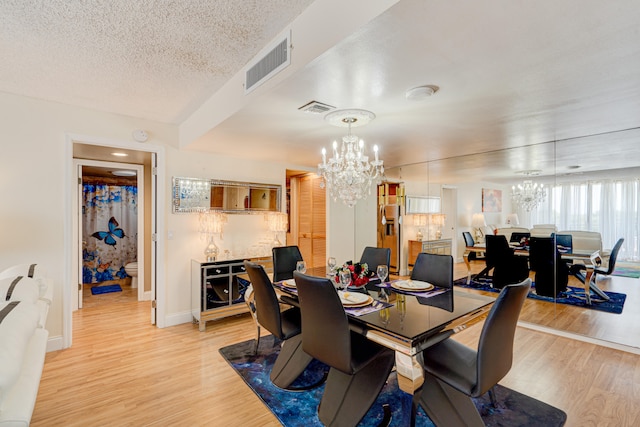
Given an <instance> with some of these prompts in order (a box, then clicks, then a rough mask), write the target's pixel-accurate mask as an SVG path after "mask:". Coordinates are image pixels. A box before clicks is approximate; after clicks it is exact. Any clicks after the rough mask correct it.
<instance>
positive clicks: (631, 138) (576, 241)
mask: <svg viewBox="0 0 640 427" xmlns="http://www.w3.org/2000/svg"><path fill="white" fill-rule="evenodd" d="M638 142H640V130H638V129H632V130H625V131H616V132H610V133H606V134H601V135H591V136H585V137H581V138H571V139H565V140H558V141H552V142H548V143H543V144H537V145H531V146H527V147H519V148H513V149H507V150H497V151H493V152H489V153H482V154H475V155H468V156H460V157H455V158H449V159H444V160H437V161H432V162H427V163H420V164H412V165H403V166H401V167H394V168H389V169H387V171H386V175H387V178H388V179H389V180H390V181H394V182H403V183H404V185H405V192H406V194H407V196H419V197H424V198H429V197H433V198H437V197H439V198H442V197H443V195H445V193H451V194H454V195H455V198H456V202H455V204H454V205H453V207H452V206H449V207H446V206H443V207H442V209H448V210H449V214H450V215H452V216H454V218H455V220H454V221H448V222H447V224H449V226H450V227H451V230H445V232H447V231H449V232H450V233H451V235H452V240H453V255H454V258H455V259H456V261H457V262H462V260H463V254H464V253H465V241H464V240H463V235H462V233H463V232H470V233H471V234H472V235H473V236H474V237H476V238H477V239H478V240H482V237H483V235H484V234H486V233H492V232H493V230H495V229H498V230H500V231H498V232H499V233H504V234H511V233H510V232H509V231H510V230H516V229H518V230H519V229H523V230H524V231H529V232H531V235H532V236H535V235H536V233H538V235H540V236H543V235H545V233H546V235H549V233H550V232H553V231H555V233H556V234H562V232H565V233H569V232H576V233H574V234H573V236H574V237H573V245H574V249H576V250H583V251H591V250H592V249H593V248H594V247H595V246H598V245H599V246H600V247H601V248H602V249H601V251H602V255H603V258H604V263H603V267H605V268H606V266H607V265H606V261H607V257H608V256H609V255H610V253H611V250H612V248H614V246H615V245H616V243H617V241H618V240H619V239H620V238H624V239H625V240H624V244H623V245H622V247H621V250H620V252H619V253H618V259H617V260H616V264H617V265H618V266H619V267H620V268H618V271H617V272H616V275H608V276H605V275H598V276H597V281H596V284H597V285H598V287H599V288H601V289H602V290H603V291H604V292H606V293H607V295H609V294H611V295H614V294H619V295H617V296H616V298H612V299H615V300H616V301H617V302H619V299H620V298H622V299H624V303H623V305H622V306H621V305H620V304H617V305H616V304H613V306H614V307H613V308H609V307H608V306H609V305H610V304H609V302H608V301H604V302H603V301H601V298H599V297H598V295H597V294H593V293H591V295H592V297H591V300H592V301H591V304H590V306H589V307H586V308H585V307H584V305H585V304H584V301H583V304H581V303H580V301H573V302H574V304H566V303H565V302H569V301H570V300H569V299H567V298H565V294H559V295H558V297H557V298H556V299H554V298H550V299H549V300H547V301H538V300H534V301H535V304H527V306H525V309H524V310H523V312H522V316H521V320H522V321H525V322H529V323H532V324H535V325H540V326H544V327H548V328H553V329H558V330H562V331H566V332H571V333H575V334H580V335H585V336H588V337H592V338H597V339H601V340H606V341H611V342H614V343H617V344H623V345H627V346H632V347H640V322H637V321H636V319H637V318H638V316H640V304H639V303H640V301H639V300H640V292H638V291H639V290H640V278H638V275H639V273H640V270H639V269H638V267H640V265H639V264H640V257H639V255H640V254H639V249H638V245H639V241H640V240H639V236H638V230H639V229H640V218H639V213H638V210H639V208H640V190H639V187H638V180H639V177H640V148H638V147H640V144H639V143H638ZM535 188H537V189H538V193H539V192H540V190H539V189H540V188H542V189H543V193H544V197H542V198H541V197H539V195H538V198H539V199H540V200H535V203H533V202H532V201H531V200H530V199H531V198H532V197H535V194H534V190H535ZM514 189H515V191H523V192H525V193H527V192H528V193H527V194H524V195H521V198H520V201H519V202H518V203H516V202H515V200H514V199H513V192H514ZM444 200H445V198H443V201H444ZM527 202H528V203H527ZM532 204H533V206H532ZM479 214H481V217H482V219H483V224H486V226H483V227H482V230H479V228H480V227H478V223H477V222H474V216H475V217H476V219H477V218H478V217H479V216H480V215H479ZM544 227H546V228H544ZM403 231H404V238H403V240H404V246H405V247H404V255H405V260H406V256H407V241H408V240H410V239H413V238H414V237H413V234H415V227H412V220H411V215H405V219H404V226H403ZM580 232H586V233H580ZM593 236H599V237H597V238H599V239H600V240H599V241H598V240H597V239H596V240H590V239H591V238H592V237H593ZM443 237H444V236H443ZM594 245H595V246H594ZM479 255H482V254H479ZM576 256H577V255H576ZM478 258H479V259H477V260H476V261H473V263H474V264H475V265H476V266H477V265H478V264H481V263H482V262H483V261H482V258H481V257H480V256H479V257H478ZM559 259H561V260H562V261H559V262H565V261H566V262H568V263H581V262H585V260H584V259H567V258H566V257H562V258H559ZM405 262H406V261H405ZM587 262H588V261H587ZM621 266H624V268H623V267H621ZM554 270H555V268H554ZM531 276H532V278H534V277H535V275H534V274H532V275H531ZM539 280H542V279H539ZM568 285H569V286H570V287H577V288H584V285H583V284H582V283H581V282H579V281H578V279H577V278H575V277H574V276H572V275H569V282H568ZM554 293H555V292H554ZM620 295H621V296H620ZM561 299H562V300H561ZM583 299H584V297H583ZM605 302H606V304H605ZM614 302H615V301H614ZM581 305H582V306H581ZM605 305H606V306H607V307H605ZM620 307H622V308H621V312H620V313H618V311H620ZM612 310H613V311H612ZM635 325H638V326H635Z"/></svg>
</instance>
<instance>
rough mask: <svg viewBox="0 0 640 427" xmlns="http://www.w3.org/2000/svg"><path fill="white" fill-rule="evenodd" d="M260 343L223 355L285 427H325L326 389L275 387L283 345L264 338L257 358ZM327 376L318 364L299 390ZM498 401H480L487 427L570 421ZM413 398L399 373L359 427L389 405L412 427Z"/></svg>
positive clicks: (540, 405)
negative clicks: (322, 405) (320, 414)
mask: <svg viewBox="0 0 640 427" xmlns="http://www.w3.org/2000/svg"><path fill="white" fill-rule="evenodd" d="M254 342H255V341H254V340H249V341H244V342H241V343H238V344H233V345H230V346H227V347H223V348H221V349H220V354H222V356H223V357H224V358H225V359H226V360H227V362H229V364H230V365H231V366H232V367H233V369H235V370H236V372H237V373H238V374H239V375H240V376H241V377H242V378H243V379H244V381H245V382H246V383H247V385H249V387H251V389H252V390H253V391H254V393H256V394H257V395H258V396H259V397H260V399H261V400H262V401H263V402H264V403H265V405H267V407H268V408H269V409H270V410H271V412H273V414H274V415H275V416H276V417H277V418H278V420H280V422H281V423H282V424H283V425H284V426H286V427H315V426H318V427H320V426H322V423H321V422H320V420H318V415H317V409H318V404H319V403H320V398H321V397H322V393H323V391H324V385H323V386H320V387H317V388H315V389H313V390H308V391H287V390H283V389H280V388H278V387H276V386H274V385H273V384H272V383H271V380H270V379H269V373H270V372H271V367H272V366H273V363H274V361H275V359H276V356H277V354H278V351H279V348H280V347H279V343H277V342H275V343H274V338H273V336H268V337H262V338H261V339H260V348H259V349H258V355H257V356H253V347H254ZM274 344H275V345H274ZM327 370H328V368H327V366H326V365H324V364H322V363H320V362H317V361H313V362H312V363H311V364H310V365H309V367H308V368H307V370H306V371H305V372H304V373H303V374H302V375H301V378H298V379H297V380H296V382H295V383H294V384H293V386H295V387H301V386H304V385H308V384H314V383H316V382H317V381H318V380H319V379H320V378H322V376H323V374H324V372H325V371H327ZM496 397H497V399H498V405H497V407H496V408H494V407H493V406H492V405H491V403H490V402H489V397H488V396H487V395H485V396H483V397H481V398H478V399H474V401H475V403H476V406H477V407H478V409H479V411H480V413H481V415H482V419H483V421H484V422H485V424H486V425H487V426H509V427H514V426H531V427H534V426H535V427H540V426H562V425H564V423H565V421H566V418H567V415H566V414H565V413H564V412H563V411H561V410H560V409H557V408H554V407H553V406H550V405H547V404H546V403H544V402H540V401H539V400H536V399H533V398H531V397H528V396H525V395H524V394H521V393H518V392H516V391H513V390H510V389H508V388H506V387H502V386H499V385H498V386H496ZM411 398H412V396H411V395H410V394H407V393H405V392H403V391H401V390H399V389H398V382H397V379H396V373H395V371H393V372H392V373H391V375H390V376H389V380H388V382H387V384H386V385H385V386H384V388H383V389H382V392H381V393H380V396H379V397H378V400H377V401H376V402H375V403H374V404H373V406H372V407H371V409H370V410H369V412H367V414H366V415H365V417H364V419H363V420H362V421H361V423H360V424H359V426H361V427H364V426H371V427H373V426H377V425H378V423H380V421H381V420H382V419H383V417H384V413H383V409H382V405H383V404H389V406H390V407H391V411H392V414H391V416H392V418H391V424H390V426H408V425H409V424H410V422H409V420H410V417H411ZM417 415H418V416H417V422H416V425H417V426H433V423H432V422H431V420H430V419H429V417H427V415H426V414H425V413H424V412H423V411H422V409H420V410H419V411H418V414H417Z"/></svg>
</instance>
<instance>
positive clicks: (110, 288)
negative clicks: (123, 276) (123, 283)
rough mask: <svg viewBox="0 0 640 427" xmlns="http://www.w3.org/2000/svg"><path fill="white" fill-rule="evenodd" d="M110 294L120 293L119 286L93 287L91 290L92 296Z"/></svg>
mask: <svg viewBox="0 0 640 427" xmlns="http://www.w3.org/2000/svg"><path fill="white" fill-rule="evenodd" d="M111 292H122V288H121V287H120V285H106V286H93V287H92V288H91V294H92V295H100V294H108V293H111Z"/></svg>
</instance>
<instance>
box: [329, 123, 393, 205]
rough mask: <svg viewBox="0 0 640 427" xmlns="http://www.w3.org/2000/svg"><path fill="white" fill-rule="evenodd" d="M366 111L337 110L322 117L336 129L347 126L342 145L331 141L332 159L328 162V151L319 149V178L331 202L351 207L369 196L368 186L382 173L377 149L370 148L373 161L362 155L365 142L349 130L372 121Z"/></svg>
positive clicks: (377, 179)
mask: <svg viewBox="0 0 640 427" xmlns="http://www.w3.org/2000/svg"><path fill="white" fill-rule="evenodd" d="M375 117H376V116H375V114H373V113H372V112H371V111H367V110H338V111H334V112H331V113H329V114H327V115H326V116H325V120H327V121H328V122H329V123H331V124H333V125H335V126H341V127H347V129H348V130H347V135H346V136H343V137H342V145H341V146H340V148H338V142H337V141H333V157H331V158H330V159H328V160H327V151H326V150H325V149H324V148H323V149H322V163H320V164H319V165H318V175H320V176H321V177H322V182H321V184H320V186H321V188H324V187H325V185H326V187H327V188H328V190H329V194H330V195H331V197H332V198H333V200H334V201H337V200H338V198H339V199H341V200H342V201H343V202H344V203H345V204H346V205H348V206H349V207H353V206H354V205H355V204H356V202H357V201H358V200H359V199H364V198H366V197H367V196H368V195H369V194H371V187H372V186H373V184H374V183H376V184H378V183H379V181H380V179H381V177H382V175H383V174H384V167H383V166H382V164H383V162H382V160H380V159H379V158H378V146H377V145H374V146H373V152H374V156H375V158H374V160H372V161H369V157H368V156H367V155H366V154H365V150H364V148H365V147H364V141H363V140H362V139H359V138H358V137H357V136H356V135H352V134H351V128H352V127H356V126H362V125H365V124H367V123H369V122H370V121H371V120H373V119H374V118H375Z"/></svg>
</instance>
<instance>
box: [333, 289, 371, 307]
mask: <svg viewBox="0 0 640 427" xmlns="http://www.w3.org/2000/svg"><path fill="white" fill-rule="evenodd" d="M338 296H340V302H341V303H342V305H344V306H345V307H362V306H365V305H369V304H371V303H372V302H373V298H372V297H371V296H370V295H366V294H361V293H360V292H344V291H338Z"/></svg>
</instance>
